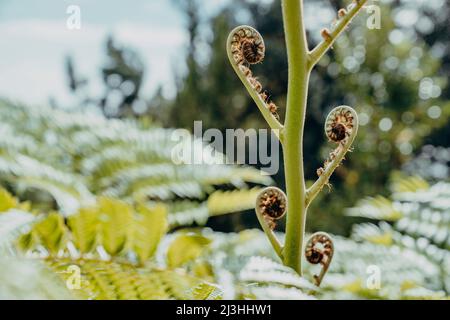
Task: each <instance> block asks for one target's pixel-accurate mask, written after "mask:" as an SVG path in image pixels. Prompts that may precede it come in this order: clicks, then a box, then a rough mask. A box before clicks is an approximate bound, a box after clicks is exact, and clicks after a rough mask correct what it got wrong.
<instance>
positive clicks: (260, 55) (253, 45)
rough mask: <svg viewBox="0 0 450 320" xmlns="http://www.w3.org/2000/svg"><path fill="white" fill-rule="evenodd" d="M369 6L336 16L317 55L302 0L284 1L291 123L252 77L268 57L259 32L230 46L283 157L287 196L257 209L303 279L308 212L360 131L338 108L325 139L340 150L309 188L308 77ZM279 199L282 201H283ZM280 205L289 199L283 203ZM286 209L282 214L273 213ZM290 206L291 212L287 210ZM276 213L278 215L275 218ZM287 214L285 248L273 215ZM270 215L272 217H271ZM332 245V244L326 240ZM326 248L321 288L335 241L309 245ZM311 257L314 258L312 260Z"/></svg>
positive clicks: (235, 34) (234, 38)
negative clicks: (305, 134) (306, 174)
mask: <svg viewBox="0 0 450 320" xmlns="http://www.w3.org/2000/svg"><path fill="white" fill-rule="evenodd" d="M366 2H367V0H353V1H352V3H351V4H350V5H349V6H348V7H347V9H340V10H339V11H338V12H337V20H336V22H335V23H334V24H333V26H332V28H331V30H329V29H326V28H324V29H322V31H321V35H322V38H323V40H322V42H320V43H319V44H318V45H317V46H316V47H315V48H314V49H313V50H311V51H310V50H309V49H308V44H307V39H306V31H305V26H304V21H303V1H302V0H282V12H283V23H284V30H285V37H286V47H287V57H288V67H289V79H288V92H287V103H286V118H285V120H284V123H281V122H280V121H279V117H278V115H277V114H276V109H277V107H276V105H275V104H274V103H273V102H271V101H267V94H266V93H265V91H263V88H262V85H261V83H260V82H259V81H258V80H257V78H255V77H254V76H253V73H252V71H251V69H250V66H251V65H253V64H255V63H260V62H262V60H263V59H264V56H265V54H266V52H265V45H264V41H263V38H262V36H261V35H260V34H259V32H258V31H256V30H255V29H254V28H252V27H249V26H239V27H237V28H235V29H233V30H232V31H231V33H230V35H229V37H228V41H227V53H228V58H229V60H230V62H231V65H232V67H233V69H234V70H235V72H236V74H237V75H238V77H239V78H240V80H241V81H242V83H243V84H244V86H245V88H246V89H247V91H248V92H249V94H250V96H251V97H252V98H253V100H254V101H255V103H256V105H257V106H258V108H259V110H260V111H261V113H262V115H263V117H264V119H265V120H266V121H267V123H268V125H269V126H270V127H271V128H272V129H273V130H275V134H277V135H278V137H279V139H280V141H281V143H282V147H283V153H284V161H285V163H284V166H285V170H284V171H285V176H286V189H287V190H286V191H287V196H286V195H285V194H284V193H283V192H282V191H281V190H279V189H276V188H269V189H265V190H263V191H262V192H261V193H260V195H259V196H258V199H257V203H256V215H257V217H258V220H259V222H260V224H261V226H262V228H263V230H264V232H265V233H266V235H267V237H268V239H269V240H270V242H271V244H272V246H273V247H274V249H275V251H276V252H277V254H278V256H279V257H280V258H281V259H282V260H283V263H284V264H285V265H287V266H289V267H291V268H293V269H294V270H296V271H297V272H298V273H299V274H300V275H301V274H302V267H301V253H302V252H303V248H304V243H303V241H304V233H305V224H306V215H307V209H308V207H309V205H310V204H311V202H312V201H313V200H314V198H315V197H316V196H317V194H318V193H319V192H320V191H321V190H322V189H323V187H324V186H325V185H329V179H330V177H331V175H332V174H333V172H334V170H335V169H336V168H337V167H338V166H339V165H340V163H341V162H342V161H343V160H344V157H345V155H346V153H347V152H349V151H350V148H351V145H352V143H353V141H354V139H355V137H356V134H357V131H358V116H357V114H356V112H355V110H353V109H352V108H351V107H348V106H338V107H336V108H334V109H333V110H332V111H331V112H330V114H329V115H328V117H327V119H326V123H325V134H326V136H327V137H328V139H329V140H330V141H332V142H334V143H336V145H337V146H336V148H335V149H334V150H333V151H332V152H331V153H330V155H329V157H328V159H326V160H325V163H324V165H323V167H321V168H319V169H317V174H318V176H319V177H318V179H317V181H316V182H315V183H314V184H313V185H312V186H311V187H309V188H306V185H305V178H304V165H303V131H304V123H305V116H306V105H307V93H308V84H309V76H310V73H311V70H312V68H313V67H314V66H315V65H316V64H317V62H318V61H319V59H320V58H321V57H322V56H323V55H324V54H325V53H326V52H327V50H328V49H330V48H331V46H332V45H333V43H334V42H335V40H336V39H337V37H338V36H339V35H340V34H341V33H342V32H343V31H344V30H345V29H346V27H347V26H348V25H349V23H350V22H351V21H352V19H353V18H354V17H355V16H356V15H357V13H358V12H359V11H360V10H361V9H362V8H363V6H364V5H365V3H366ZM278 195H283V196H282V197H281V198H280V197H278ZM280 199H286V200H285V201H284V200H283V201H281V200H280ZM280 203H283V207H282V208H283V210H281V209H280V208H279V207H277V210H273V209H272V207H273V206H276V205H275V204H277V205H279V204H280ZM288 203H289V206H288ZM272 211H273V212H272ZM278 211H283V213H282V214H280V217H281V216H284V212H285V211H286V212H287V222H286V236H285V240H284V245H282V244H281V242H280V241H279V240H278V238H277V237H276V236H275V234H274V232H273V228H274V227H275V223H276V220H278V219H279V217H278V216H275V217H273V216H271V214H274V213H278ZM269 213H270V214H269ZM327 239H328V240H327ZM319 240H320V241H322V240H324V241H325V240H327V241H325V242H324V244H323V245H324V248H325V249H324V250H325V251H324V252H322V254H321V256H322V258H321V259H320V261H319V262H318V263H321V264H322V266H323V268H322V272H321V274H320V275H318V276H317V278H316V282H317V283H318V284H320V282H321V281H322V278H323V276H324V275H325V273H326V271H327V269H328V266H329V263H330V262H331V257H332V253H333V246H332V242H331V238H329V237H328V236H327V235H325V234H322V233H320V234H317V235H316V237H313V238H312V239H310V241H308V243H307V244H306V246H305V248H306V250H307V255H308V254H313V253H315V252H316V251H315V250H316V249H314V248H315V245H313V244H314V242H320V241H319ZM311 257H312V256H311Z"/></svg>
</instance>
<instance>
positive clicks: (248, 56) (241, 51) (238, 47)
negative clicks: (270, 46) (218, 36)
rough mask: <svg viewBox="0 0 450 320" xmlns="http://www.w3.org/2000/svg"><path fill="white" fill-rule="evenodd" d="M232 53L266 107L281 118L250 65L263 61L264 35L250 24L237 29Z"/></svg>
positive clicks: (232, 39) (232, 42) (233, 38)
mask: <svg viewBox="0 0 450 320" xmlns="http://www.w3.org/2000/svg"><path fill="white" fill-rule="evenodd" d="M230 45H231V54H232V57H233V60H234V62H235V63H236V64H237V66H238V68H239V70H240V71H241V72H242V74H243V75H244V76H245V77H246V79H247V81H248V82H249V83H250V85H251V87H252V89H253V90H254V91H256V93H257V94H258V95H259V96H260V97H261V99H262V100H263V101H264V103H265V106H266V108H267V109H268V110H269V111H270V113H271V114H272V115H273V116H274V117H275V118H277V119H279V116H278V113H277V110H278V107H277V106H276V104H275V103H274V102H273V101H271V100H269V99H268V95H267V93H266V92H265V91H263V86H262V84H261V82H260V81H259V80H258V79H257V78H256V77H254V76H253V73H252V71H251V69H250V65H253V64H257V63H261V62H262V61H263V60H264V56H265V45H264V40H263V38H262V36H261V35H260V34H259V32H258V31H256V30H255V29H253V28H252V27H249V26H242V27H239V28H237V29H235V31H234V33H233V34H232V38H231V44H230Z"/></svg>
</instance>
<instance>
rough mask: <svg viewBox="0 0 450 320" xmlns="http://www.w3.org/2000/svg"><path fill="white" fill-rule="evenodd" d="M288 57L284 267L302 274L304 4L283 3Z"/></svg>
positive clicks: (292, 0) (306, 71)
mask: <svg viewBox="0 0 450 320" xmlns="http://www.w3.org/2000/svg"><path fill="white" fill-rule="evenodd" d="M282 11H283V21H284V31H285V36H286V47H287V56H288V67H289V75H288V93H287V105H286V119H285V128H284V130H285V141H284V142H285V143H284V145H283V151H284V166H285V176H286V191H287V192H286V193H287V197H288V214H287V222H286V240H285V247H284V250H283V259H284V264H285V265H287V266H289V267H291V268H293V269H294V270H295V271H297V273H298V274H300V275H301V274H302V262H301V257H302V251H303V242H304V234H305V220H306V209H307V208H306V188H305V178H304V169H303V131H304V124H305V113H306V103H307V97H308V83H309V75H310V72H311V69H310V67H309V62H308V46H307V42H306V34H305V27H304V24H303V1H301V0H283V1H282Z"/></svg>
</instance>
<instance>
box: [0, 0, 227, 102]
mask: <svg viewBox="0 0 450 320" xmlns="http://www.w3.org/2000/svg"><path fill="white" fill-rule="evenodd" d="M225 2H226V0H208V1H205V7H204V8H203V9H204V12H205V13H209V12H211V13H212V12H214V11H215V10H217V9H218V8H220V6H221V5H222V4H223V3H225ZM130 3H132V5H131V4H130ZM71 5H76V6H78V7H79V8H80V14H81V15H80V17H81V28H80V29H72V30H71V29H69V28H68V27H67V19H68V18H69V16H70V14H68V13H67V12H66V11H67V8H68V7H69V6H71ZM185 22H186V21H185V20H184V16H183V15H182V13H181V12H180V11H179V10H178V8H176V7H174V6H173V1H172V0H151V1H149V0H133V1H132V2H131V1H125V0H118V1H107V0H96V1H92V0H91V1H89V0H78V1H76V0H71V1H67V0H63V1H61V0H40V1H33V0H21V1H17V0H15V1H13V0H0V48H1V50H0V97H6V98H9V99H12V100H14V101H18V102H23V103H28V104H35V105H36V104H45V103H47V102H48V101H49V98H50V97H52V98H54V99H56V101H57V103H58V104H60V105H66V104H70V103H71V102H73V98H71V96H70V92H69V89H68V86H67V78H66V74H65V70H64V60H65V57H66V56H68V55H71V56H73V58H74V61H75V66H76V69H77V70H78V73H79V74H81V75H83V76H86V77H87V78H89V79H91V83H90V87H89V88H90V90H91V91H93V92H94V93H95V91H97V92H98V90H100V88H101V86H100V85H101V78H100V68H101V66H102V64H103V63H104V57H105V40H106V38H107V36H108V35H110V34H112V35H114V38H115V40H116V41H117V42H118V43H120V44H121V45H126V46H127V47H130V48H132V49H134V50H136V51H137V52H138V53H139V55H140V56H141V58H142V60H143V61H144V64H145V66H146V78H145V82H144V86H143V90H142V93H143V97H151V96H152V94H153V92H154V91H155V90H156V88H157V87H158V86H159V85H162V86H163V92H164V94H165V95H166V96H168V97H170V96H171V95H173V94H174V92H175V91H174V90H175V88H174V72H180V70H182V68H183V62H184V55H183V54H181V55H180V52H181V53H183V52H184V50H185V48H186V46H187V42H188V34H187V32H186V31H185V28H184V26H185ZM94 80H96V81H94Z"/></svg>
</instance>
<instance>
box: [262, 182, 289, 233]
mask: <svg viewBox="0 0 450 320" xmlns="http://www.w3.org/2000/svg"><path fill="white" fill-rule="evenodd" d="M286 209H287V197H286V195H285V193H284V192H283V191H282V190H281V189H279V188H276V187H268V188H265V189H264V190H262V191H261V193H260V194H259V195H258V198H257V200H256V210H257V213H258V214H260V215H262V217H263V218H264V220H265V221H266V223H267V225H268V226H269V228H270V229H272V230H273V229H275V227H276V221H277V220H280V219H281V218H283V216H284V215H285V214H286Z"/></svg>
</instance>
